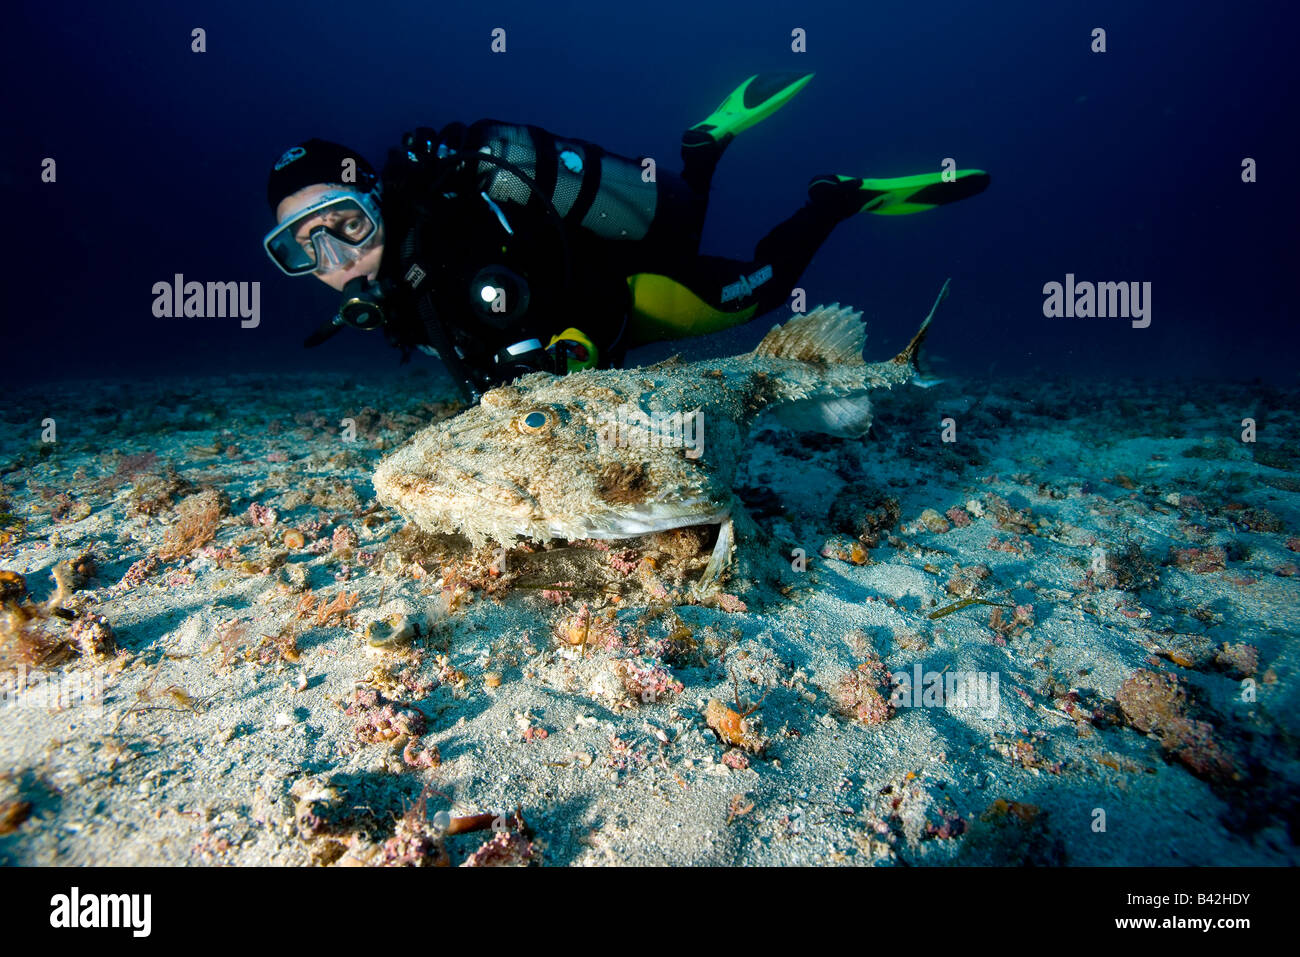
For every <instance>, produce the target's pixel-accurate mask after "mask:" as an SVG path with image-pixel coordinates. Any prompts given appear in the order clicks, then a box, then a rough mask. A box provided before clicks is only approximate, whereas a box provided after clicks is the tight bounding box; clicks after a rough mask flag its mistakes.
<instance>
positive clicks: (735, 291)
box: [722, 266, 772, 302]
mask: <svg viewBox="0 0 1300 957" xmlns="http://www.w3.org/2000/svg"><path fill="white" fill-rule="evenodd" d="M771 278H772V267H771V266H764V267H763V268H762V269H760V270H759V271H758V272H752V273H750V274H749V275H748V276H741V277H740V282H733V283H732V284H731V285H730V286H723V287H722V302H731V300H733V299H744V298H746V297H747V296H752V295H753V294H754V290H755V289H756V288H758V287H759V286H761V285H763V283H765V282H767V281H768V280H769V279H771Z"/></svg>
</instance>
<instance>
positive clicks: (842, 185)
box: [808, 169, 989, 216]
mask: <svg viewBox="0 0 1300 957" xmlns="http://www.w3.org/2000/svg"><path fill="white" fill-rule="evenodd" d="M954 175H955V178H954V179H952V180H949V181H945V180H944V178H943V177H944V174H943V173H918V174H917V175H915V176H896V177H894V178H892V179H862V178H860V177H855V176H837V175H834V174H828V175H826V176H815V177H813V180H812V182H811V183H809V184H808V195H809V197H810V198H811V199H812V201H813V202H814V203H838V204H840V206H841V208H842V210H843V214H844V215H845V216H851V215H852V214H854V213H876V214H877V215H880V216H906V215H907V214H908V213H920V212H924V211H925V210H927V209H934V207H936V206H943V205H944V204H945V203H953V202H956V201H957V200H959V199H966V198H967V197H968V196H974V195H975V194H976V193H982V192H984V190H985V189H987V188H988V185H989V174H988V173H986V172H984V171H983V170H982V169H962V170H956V171H955V174H954Z"/></svg>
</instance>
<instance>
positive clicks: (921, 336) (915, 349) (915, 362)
mask: <svg viewBox="0 0 1300 957" xmlns="http://www.w3.org/2000/svg"><path fill="white" fill-rule="evenodd" d="M951 283H952V279H951V278H949V279H945V280H944V281H943V288H942V289H940V290H939V296H938V298H936V299H935V300H934V305H933V306H931V307H930V313H929V315H927V316H926V317H925V321H924V322H922V323H921V328H920V329H917V330H916V335H914V336H912V341H911V342H909V343H908V344H907V347H906V348H905V349H904V350H903V351H902V352H900V353H899V354H898V355H896V356H894V361H895V362H897V363H898V364H899V365H910V366H911V367H912V368H913V369H914V370H915V371H916V374H917V375H918V376H921V377H922V378H921V380H918V384H921V385H927V386H929V385H936V384H937V381H935V380H932V377H931V376H929V375H927V374H926V371H925V370H924V369H923V368H922V366H921V358H920V357H921V343H922V342H924V341H925V337H926V335H927V334H928V333H929V332H930V321H931V320H932V319H933V318H934V313H935V311H936V310H937V309H938V308H939V303H941V302H943V301H944V300H945V299H947V298H948V286H949V284H951Z"/></svg>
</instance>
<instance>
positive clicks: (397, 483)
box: [376, 469, 727, 542]
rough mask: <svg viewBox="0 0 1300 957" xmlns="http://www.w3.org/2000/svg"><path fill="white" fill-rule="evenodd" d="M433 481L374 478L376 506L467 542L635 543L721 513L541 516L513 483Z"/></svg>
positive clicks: (711, 505)
mask: <svg viewBox="0 0 1300 957" xmlns="http://www.w3.org/2000/svg"><path fill="white" fill-rule="evenodd" d="M456 472H457V473H458V474H456V475H455V476H454V480H453V481H450V482H448V481H447V478H446V475H445V474H444V475H440V476H439V479H438V480H437V481H434V480H431V479H428V478H423V477H420V476H417V475H411V474H409V473H396V474H390V475H387V476H383V477H382V478H381V476H380V474H379V473H376V479H377V482H376V489H377V491H379V500H380V501H381V502H382V503H383V504H385V505H389V506H391V507H393V508H396V509H397V510H398V511H399V512H401V513H402V514H403V515H405V516H406V517H407V518H409V519H412V520H413V521H415V523H416V524H417V525H419V526H421V527H422V528H424V529H425V530H426V531H430V532H433V531H442V532H450V531H460V532H464V533H466V534H468V535H469V536H470V537H471V538H473V539H479V538H481V537H487V538H492V539H495V540H497V541H499V542H504V541H506V540H508V539H512V538H515V537H520V538H526V539H531V540H534V541H550V540H551V539H556V538H560V539H568V540H577V539H584V538H590V539H598V540H613V539H623V538H637V537H639V536H642V535H651V534H654V533H655V532H665V531H669V530H671V529H675V528H685V527H687V526H691V525H707V524H716V523H718V522H720V521H722V519H723V518H724V517H725V516H726V514H727V509H726V508H723V507H720V506H719V505H718V504H717V503H716V502H712V501H710V500H708V499H706V498H693V499H682V500H679V501H657V502H645V503H642V504H638V505H632V506H627V507H620V508H616V509H611V508H608V507H603V508H599V509H596V510H593V511H591V512H587V513H585V514H580V515H556V514H547V513H546V511H545V510H544V509H543V508H542V507H541V505H540V503H539V502H538V501H537V500H536V499H535V498H534V497H533V496H532V495H530V494H529V493H528V492H527V490H526V489H524V488H522V487H520V486H519V485H518V484H517V483H513V482H509V481H506V482H502V481H500V480H498V479H496V478H493V479H491V480H486V479H484V478H482V477H480V476H478V475H473V474H470V473H467V472H464V471H463V470H459V469H458V470H456Z"/></svg>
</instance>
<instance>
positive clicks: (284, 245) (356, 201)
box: [263, 188, 383, 276]
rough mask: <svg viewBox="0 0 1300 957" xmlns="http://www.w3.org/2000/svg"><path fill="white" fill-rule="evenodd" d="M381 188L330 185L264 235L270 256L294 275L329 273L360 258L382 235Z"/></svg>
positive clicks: (288, 272)
mask: <svg viewBox="0 0 1300 957" xmlns="http://www.w3.org/2000/svg"><path fill="white" fill-rule="evenodd" d="M382 224H383V219H382V218H381V217H380V214H379V191H378V189H375V190H372V191H371V192H369V193H356V192H353V191H351V190H346V189H342V188H340V189H337V190H330V191H329V192H327V193H325V194H324V195H323V196H321V197H320V198H319V199H317V200H314V201H313V202H312V203H310V204H309V205H307V206H305V207H303V208H302V209H300V210H298V211H296V212H294V213H293V214H292V215H290V216H288V217H287V218H286V219H285V220H284V222H282V223H280V224H279V225H278V226H276V227H275V228H274V229H273V230H271V231H270V232H269V233H267V234H266V239H264V240H263V245H264V246H265V247H266V252H267V255H269V256H270V257H271V259H272V260H273V261H274V262H275V264H276V265H277V266H279V267H280V269H282V270H283V271H284V272H286V273H287V274H289V275H290V276H301V275H304V274H306V273H311V272H320V273H331V272H334V271H336V270H338V269H342V268H344V267H345V266H347V265H349V264H350V263H354V262H357V261H358V260H360V259H361V258H362V257H363V256H364V255H365V254H366V253H367V252H369V250H370V249H371V248H372V247H373V246H374V245H375V243H376V242H377V241H379V240H380V239H381V237H382V236H383V227H382Z"/></svg>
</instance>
